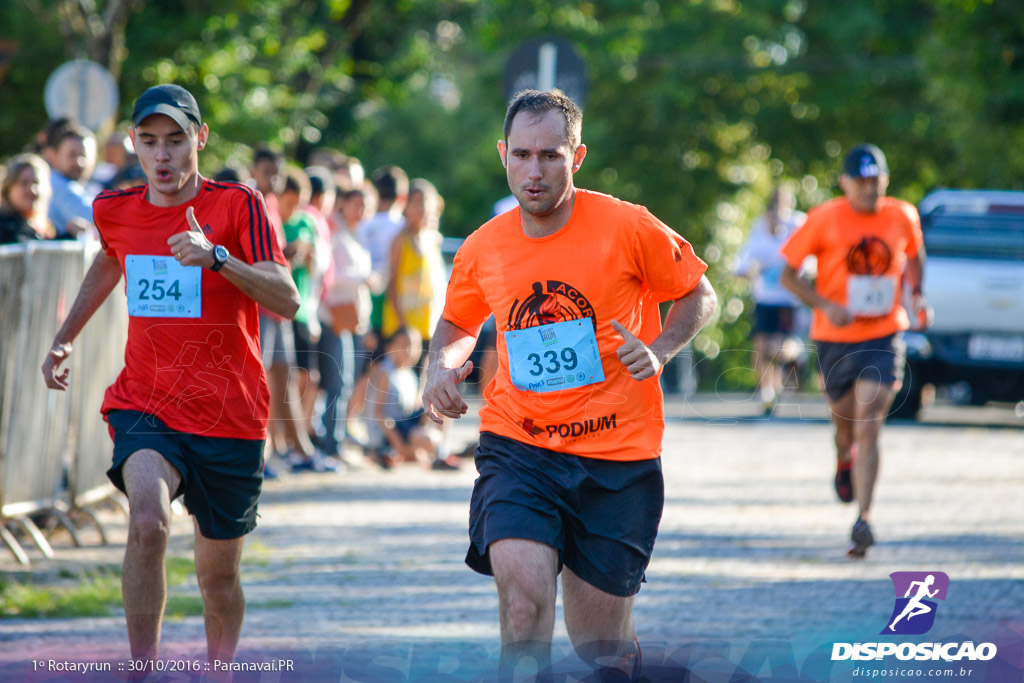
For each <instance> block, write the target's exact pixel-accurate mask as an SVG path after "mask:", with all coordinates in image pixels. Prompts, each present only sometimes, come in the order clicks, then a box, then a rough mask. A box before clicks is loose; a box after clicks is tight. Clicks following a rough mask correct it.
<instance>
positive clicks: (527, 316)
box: [508, 280, 597, 330]
mask: <svg viewBox="0 0 1024 683" xmlns="http://www.w3.org/2000/svg"><path fill="white" fill-rule="evenodd" d="M531 289H533V291H532V292H531V293H530V294H528V295H527V296H525V297H523V299H522V300H519V299H516V300H515V301H514V302H513V303H512V308H511V309H509V312H508V329H510V330H525V329H526V328H528V327H535V326H538V325H549V324H551V323H559V322H563V321H566V320H579V319H581V318H590V319H591V322H592V323H594V329H597V322H596V320H595V318H596V316H595V314H594V307H593V306H591V305H590V302H589V301H588V300H587V297H585V296H583V293H582V292H580V291H579V290H578V289H576V288H575V287H573V286H572V285H569V284H566V283H565V282H559V281H558V280H546V281H544V282H534V283H533V285H532V287H531Z"/></svg>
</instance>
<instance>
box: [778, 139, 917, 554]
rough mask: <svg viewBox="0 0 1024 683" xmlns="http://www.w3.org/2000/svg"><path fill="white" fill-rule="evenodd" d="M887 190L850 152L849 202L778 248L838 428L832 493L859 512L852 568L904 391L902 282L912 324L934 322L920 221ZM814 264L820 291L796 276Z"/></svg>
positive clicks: (862, 149)
mask: <svg viewBox="0 0 1024 683" xmlns="http://www.w3.org/2000/svg"><path fill="white" fill-rule="evenodd" d="M888 184H889V169H888V166H887V165H886V161H885V155H884V154H882V150H880V149H878V147H876V146H874V145H859V146H857V147H854V148H853V149H852V150H851V151H850V152H849V154H847V155H846V158H845V159H844V161H843V172H842V175H841V177H840V178H839V186H840V188H842V190H843V193H844V196H843V197H839V198H837V199H833V200H831V201H828V202H825V203H824V204H821V205H820V206H817V207H816V208H814V209H812V210H811V211H810V212H809V213H808V214H807V221H806V222H805V223H804V224H803V226H802V227H801V228H799V229H798V230H797V231H796V232H795V233H794V234H793V235H792V237H790V238H789V240H788V241H787V242H786V244H784V245H783V247H782V255H783V256H784V257H785V258H786V261H787V265H786V268H785V269H784V271H783V274H782V284H783V285H785V286H786V287H787V288H788V289H789V290H790V291H792V292H793V293H794V294H796V295H797V296H798V297H800V299H801V300H802V301H803V302H804V303H805V304H807V305H808V306H810V307H812V308H813V309H814V319H813V321H812V323H811V339H813V340H814V341H815V342H816V344H817V349H818V361H819V365H820V366H821V374H822V377H823V379H824V383H825V393H826V394H827V395H828V402H829V408H830V409H831V412H832V420H833V422H834V423H835V427H836V435H835V443H836V452H837V468H836V476H835V486H836V493H837V495H838V496H839V498H840V499H841V500H842V501H844V502H850V501H852V500H853V499H854V497H856V500H857V506H858V516H857V521H856V522H855V523H854V525H853V531H852V532H851V534H850V538H851V545H850V548H849V550H848V555H849V556H850V557H855V558H860V557H864V555H865V553H866V552H867V549H868V548H869V547H871V546H872V545H874V542H875V541H874V535H873V533H872V531H871V524H870V522H869V519H870V513H871V502H872V498H873V496H874V490H875V481H876V479H877V478H878V461H879V453H878V436H879V432H880V431H881V429H882V424H883V422H884V420H885V416H886V414H887V413H888V411H889V406H890V405H891V404H892V400H893V397H894V396H895V394H896V392H897V391H898V390H899V388H900V384H901V383H902V381H903V362H904V361H903V359H904V345H903V340H902V332H903V330H906V329H908V328H909V327H910V320H909V317H908V315H907V310H906V308H904V303H903V301H902V292H903V284H904V282H906V284H908V285H909V287H910V291H911V292H912V301H911V302H909V304H910V306H911V308H912V309H913V311H914V313H915V319H916V320H917V321H918V322H919V324H927V317H928V315H930V314H929V312H928V308H927V305H926V303H925V299H924V294H923V293H922V291H921V283H922V273H923V268H924V246H923V239H922V235H921V220H920V218H919V217H918V215H917V209H915V208H914V206H913V205H912V204H908V203H907V202H904V201H900V200H898V199H894V198H892V197H886V196H885V190H886V187H887V186H888ZM812 255H813V256H815V257H817V260H818V278H817V282H816V283H815V284H814V285H811V284H810V283H809V282H807V281H805V280H803V279H801V278H800V277H799V276H798V275H797V272H798V271H799V269H800V266H801V264H802V263H803V261H804V259H805V258H806V257H808V256H812ZM851 470H852V479H851Z"/></svg>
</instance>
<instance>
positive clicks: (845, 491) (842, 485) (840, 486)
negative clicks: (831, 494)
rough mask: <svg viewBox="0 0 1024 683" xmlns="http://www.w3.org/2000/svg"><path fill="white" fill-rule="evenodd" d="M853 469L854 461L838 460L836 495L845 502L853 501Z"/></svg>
mask: <svg viewBox="0 0 1024 683" xmlns="http://www.w3.org/2000/svg"><path fill="white" fill-rule="evenodd" d="M852 470H853V463H852V462H850V461H849V460H847V461H846V462H843V461H842V460H838V461H836V479H835V485H836V495H837V496H839V500H841V501H843V502H844V503H849V502H852V501H853V476H852V475H851V472H852Z"/></svg>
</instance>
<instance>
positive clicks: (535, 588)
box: [487, 538, 558, 680]
mask: <svg viewBox="0 0 1024 683" xmlns="http://www.w3.org/2000/svg"><path fill="white" fill-rule="evenodd" d="M487 555H488V557H489V558H490V560H491V569H492V570H493V571H494V581H495V583H497V585H498V610H499V621H500V624H501V668H502V679H503V680H506V679H507V680H511V678H512V673H513V672H515V669H516V665H517V664H519V663H520V661H522V660H523V659H524V658H533V659H534V660H535V661H536V663H537V672H540V671H543V670H544V669H546V668H548V666H550V664H551V638H552V636H553V634H554V630H555V597H556V592H557V583H556V577H557V572H558V551H556V550H555V549H554V548H552V547H550V546H547V545H544V544H543V543H538V542H536V541H530V540H527V539H523V538H506V539H502V540H500V541H495V542H494V543H492V544H491V545H490V546H489V547H488V548H487Z"/></svg>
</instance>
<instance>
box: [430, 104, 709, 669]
mask: <svg viewBox="0 0 1024 683" xmlns="http://www.w3.org/2000/svg"><path fill="white" fill-rule="evenodd" d="M581 128H582V116H581V114H580V110H579V108H578V107H577V106H576V105H575V103H573V102H572V100H571V99H569V98H568V97H566V96H565V95H564V94H562V93H561V92H559V91H557V90H553V91H548V92H539V91H535V90H529V91H524V92H521V93H519V94H518V95H517V96H516V97H515V99H514V100H513V101H512V102H511V104H510V105H509V108H508V111H507V113H506V116H505V129H504V134H505V139H504V140H501V141H499V142H498V153H499V155H500V157H501V162H502V165H503V166H504V167H505V169H506V174H507V176H508V182H509V187H510V188H511V189H512V192H513V194H514V195H515V196H516V198H517V199H518V200H519V206H518V208H516V209H513V210H511V211H508V212H506V213H504V214H501V215H499V216H496V217H495V218H492V219H491V220H490V221H489V222H488V223H486V224H485V225H483V226H482V227H480V228H479V229H478V230H477V231H476V232H474V233H473V234H472V235H470V236H469V238H468V239H467V240H466V242H465V244H464V245H463V246H462V248H461V249H460V250H459V252H458V254H456V256H455V263H454V266H453V271H452V276H451V280H450V281H449V285H448V291H447V298H446V302H445V308H444V312H443V315H442V319H441V320H440V322H439V323H438V326H437V330H436V331H435V333H434V337H433V340H432V342H431V346H430V356H431V357H430V364H429V370H428V373H427V374H428V377H427V384H426V388H425V390H424V395H423V406H424V409H425V410H426V412H427V414H428V415H429V416H430V417H431V419H433V420H434V421H435V422H441V421H442V416H444V417H450V418H458V417H460V416H462V415H464V414H465V413H466V411H467V410H468V406H467V405H466V402H465V401H464V400H463V398H462V395H461V393H460V391H459V387H458V384H459V382H461V381H462V380H464V379H465V378H466V376H467V375H468V374H469V372H470V371H471V370H472V363H471V362H469V361H468V360H467V359H468V358H469V356H470V354H471V353H472V351H473V347H474V344H475V341H476V337H477V336H478V335H479V333H480V328H481V326H482V324H483V323H484V321H486V320H487V319H488V317H489V316H490V315H492V314H493V315H494V316H495V319H496V320H497V326H498V333H499V334H498V336H497V352H498V356H499V369H498V373H497V375H496V377H495V378H494V380H492V381H491V383H490V384H489V385H488V386H487V389H486V391H485V397H486V405H485V406H484V407H483V408H482V409H481V411H480V420H481V434H480V445H479V447H478V448H477V450H476V466H477V470H478V471H479V472H480V477H479V478H478V479H477V482H476V485H475V487H474V490H473V499H472V503H471V509H470V540H471V544H470V548H469V552H468V554H467V557H466V562H467V564H469V565H470V567H472V568H473V569H475V570H476V571H478V572H481V573H484V574H489V575H493V576H494V578H495V582H496V583H497V587H498V597H499V604H500V608H499V618H500V626H501V640H502V656H501V665H502V668H503V669H504V670H505V671H506V672H509V671H510V670H513V669H514V667H515V666H516V664H517V663H518V662H519V661H520V659H521V658H522V657H531V658H533V659H534V660H535V661H536V662H537V666H538V671H539V670H540V669H543V668H545V667H546V666H547V665H548V663H549V661H550V655H551V637H552V632H553V629H554V617H555V597H556V593H557V588H556V580H557V575H558V573H559V571H560V570H561V572H562V591H563V598H564V601H563V602H564V609H565V621H566V627H567V629H568V631H569V636H570V638H571V639H572V642H573V645H574V647H575V648H576V650H577V653H578V654H579V655H580V656H581V657H582V658H583V659H584V660H585V661H587V662H588V663H589V664H591V665H592V666H596V663H597V660H598V659H599V658H605V659H604V660H603V663H604V665H605V666H612V667H613V668H616V669H620V670H621V671H623V672H624V673H625V674H627V675H629V676H633V677H634V678H635V677H636V676H637V675H638V674H639V664H640V662H639V646H638V644H636V643H635V638H636V635H635V629H634V626H633V612H632V605H633V596H634V595H635V594H636V592H637V591H638V590H639V589H640V583H641V582H642V581H643V580H644V570H645V569H646V567H647V564H648V562H649V560H650V555H651V551H652V550H653V547H654V539H655V536H656V535H657V528H658V522H659V521H660V519H661V511H662V507H663V502H664V483H663V480H662V476H661V461H660V455H661V436H662V432H663V428H664V420H663V418H664V413H663V404H662V395H661V389H660V386H659V384H658V378H659V376H660V374H661V369H662V367H663V366H664V364H665V363H666V362H667V361H668V360H669V359H670V358H671V357H672V355H673V354H675V353H676V352H677V351H678V350H679V349H680V348H682V347H683V345H684V344H686V343H687V342H688V341H689V340H690V339H691V338H692V337H693V336H694V335H695V334H696V333H697V331H698V330H699V329H700V328H701V326H703V325H704V323H705V322H706V321H707V320H708V318H709V316H710V315H711V312H712V311H713V310H714V306H715V294H714V291H713V290H712V289H711V285H710V284H709V283H708V281H707V278H706V277H704V272H705V270H706V269H707V266H706V265H705V264H704V262H703V261H701V260H700V259H699V258H697V257H696V256H695V255H694V253H693V249H692V248H691V246H690V244H689V243H688V242H687V241H686V240H684V239H683V238H682V237H680V236H679V235H678V234H676V233H675V232H673V231H672V230H671V229H670V228H668V227H667V226H666V225H665V224H664V223H662V222H661V221H659V220H658V219H657V218H655V217H654V216H653V215H651V213H650V212H649V211H647V209H645V208H644V207H642V206H637V205H634V204H629V203H627V202H623V201H621V200H618V199H615V198H614V197H610V196H608V195H602V194H599V193H596V192H590V191H587V190H582V189H577V188H576V187H574V185H573V174H574V173H575V172H576V171H578V170H579V168H580V165H581V164H582V163H583V159H584V157H585V156H586V151H587V148H586V146H585V145H583V144H581V141H580V137H581ZM661 301H673V304H672V308H671V310H670V311H669V313H668V317H667V319H666V322H665V327H664V330H662V327H661V317H660V315H659V310H658V303H659V302H661ZM609 662H613V663H612V664H609Z"/></svg>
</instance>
